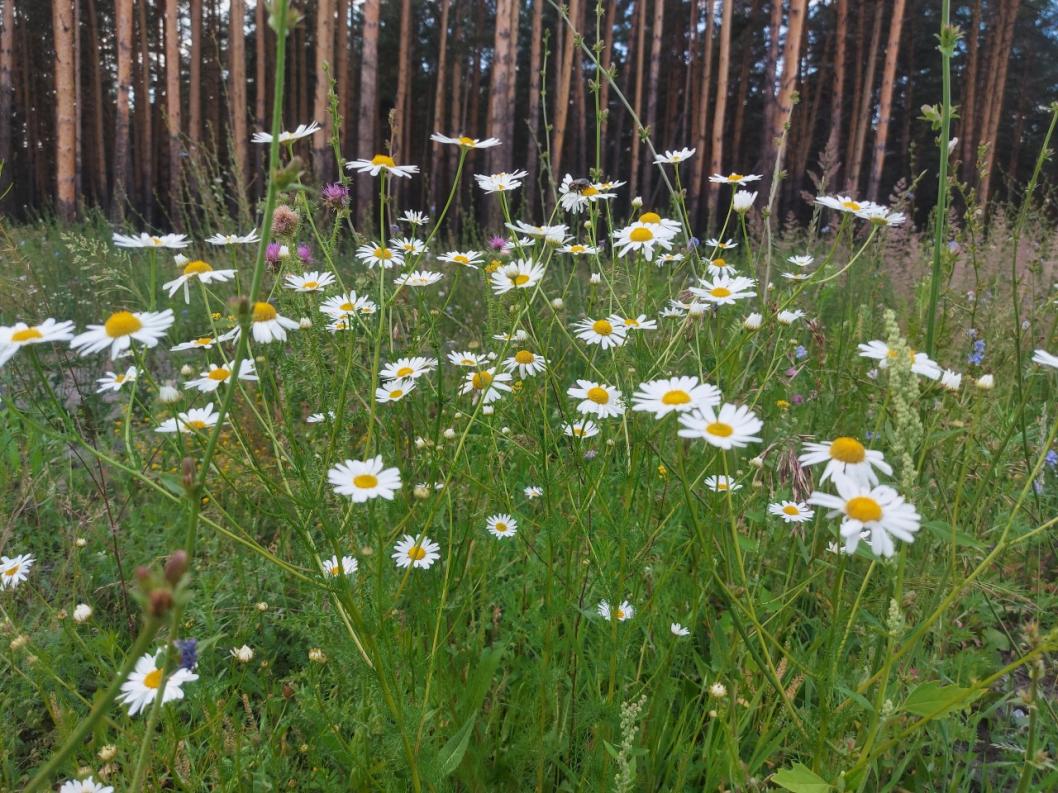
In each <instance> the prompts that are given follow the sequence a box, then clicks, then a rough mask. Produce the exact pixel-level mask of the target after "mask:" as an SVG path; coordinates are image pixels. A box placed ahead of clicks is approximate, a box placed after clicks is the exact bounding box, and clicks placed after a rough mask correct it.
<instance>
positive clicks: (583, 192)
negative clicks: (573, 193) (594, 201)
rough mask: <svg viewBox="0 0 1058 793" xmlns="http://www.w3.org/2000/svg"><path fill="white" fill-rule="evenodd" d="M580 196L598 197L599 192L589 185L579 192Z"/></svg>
mask: <svg viewBox="0 0 1058 793" xmlns="http://www.w3.org/2000/svg"><path fill="white" fill-rule="evenodd" d="M580 194H581V195H583V196H593V195H598V194H599V191H598V190H596V189H595V188H594V187H592V186H591V185H588V186H587V187H585V188H584V189H583V190H581V191H580Z"/></svg>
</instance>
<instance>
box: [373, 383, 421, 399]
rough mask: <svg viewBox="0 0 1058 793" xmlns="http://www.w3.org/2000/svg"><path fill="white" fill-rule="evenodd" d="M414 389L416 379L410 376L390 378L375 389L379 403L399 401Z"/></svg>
mask: <svg viewBox="0 0 1058 793" xmlns="http://www.w3.org/2000/svg"><path fill="white" fill-rule="evenodd" d="M414 390H415V381H414V380H412V379H410V378H409V379H407V380H390V381H389V382H388V383H383V384H382V386H381V387H379V388H376V389H375V401H376V402H378V403H379V404H383V403H386V402H399V401H400V400H402V399H404V397H406V396H407V395H408V394H410V393H411V392H412V391H414Z"/></svg>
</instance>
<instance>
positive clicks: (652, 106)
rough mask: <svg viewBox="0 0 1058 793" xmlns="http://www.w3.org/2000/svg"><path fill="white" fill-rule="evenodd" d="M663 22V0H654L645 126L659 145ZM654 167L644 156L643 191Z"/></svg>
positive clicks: (649, 184)
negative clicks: (659, 94) (659, 96)
mask: <svg viewBox="0 0 1058 793" xmlns="http://www.w3.org/2000/svg"><path fill="white" fill-rule="evenodd" d="M664 24H665V0H654V21H653V23H652V24H651V26H650V73H649V75H650V76H649V78H648V80H649V82H648V84H647V91H648V93H647V117H646V124H645V126H646V128H647V130H648V131H649V134H650V137H651V140H652V141H654V142H655V145H658V146H660V145H661V143H660V141H661V138H660V136H659V135H658V129H657V124H658V91H659V90H660V88H661V85H660V77H661V37H662V34H663V32H664V30H663V28H664ZM654 167H655V166H654V162H653V159H652V158H651V157H650V156H647V157H644V162H643V187H642V190H643V192H644V193H649V192H650V186H651V183H652V182H653V181H654V180H653V179H652V178H651V177H652V176H653V175H654V174H653V170H652V169H653V168H654Z"/></svg>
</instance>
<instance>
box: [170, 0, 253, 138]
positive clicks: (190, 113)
mask: <svg viewBox="0 0 1058 793" xmlns="http://www.w3.org/2000/svg"><path fill="white" fill-rule="evenodd" d="M261 5H262V8H263V4H261ZM190 13H191V60H190V61H189V62H188V64H187V66H188V80H187V137H188V138H189V139H190V141H191V146H192V147H195V146H197V145H198V143H199V142H200V141H201V140H202V0H191V6H190Z"/></svg>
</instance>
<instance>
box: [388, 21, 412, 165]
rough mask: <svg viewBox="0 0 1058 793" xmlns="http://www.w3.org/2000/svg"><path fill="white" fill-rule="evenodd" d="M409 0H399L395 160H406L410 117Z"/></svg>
mask: <svg viewBox="0 0 1058 793" xmlns="http://www.w3.org/2000/svg"><path fill="white" fill-rule="evenodd" d="M411 43H412V42H411V0H401V6H400V50H399V52H398V54H397V96H396V101H395V102H394V104H393V108H394V113H393V118H394V124H393V134H392V140H393V151H392V154H393V156H394V157H396V158H397V162H401V161H402V160H407V159H408V155H407V145H406V142H405V138H406V137H407V134H408V127H410V126H411V119H410V118H408V116H407V112H408V108H407V105H408V92H409V89H410V86H411Z"/></svg>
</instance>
